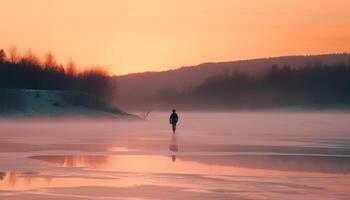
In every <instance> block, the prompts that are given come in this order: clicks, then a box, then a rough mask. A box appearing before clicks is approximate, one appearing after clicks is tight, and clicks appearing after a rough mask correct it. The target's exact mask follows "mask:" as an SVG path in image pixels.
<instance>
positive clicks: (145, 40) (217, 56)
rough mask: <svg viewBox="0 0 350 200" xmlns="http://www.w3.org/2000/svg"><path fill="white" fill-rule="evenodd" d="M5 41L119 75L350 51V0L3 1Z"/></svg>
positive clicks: (1, 39)
mask: <svg viewBox="0 0 350 200" xmlns="http://www.w3.org/2000/svg"><path fill="white" fill-rule="evenodd" d="M0 19H1V23H0V48H3V49H5V50H7V49H8V48H9V47H10V46H16V47H17V48H18V49H19V50H20V51H21V52H22V53H25V52H26V51H28V49H30V50H31V51H33V52H36V53H37V54H38V55H40V56H42V57H43V56H44V55H45V53H46V52H48V51H50V52H52V53H53V54H54V55H55V56H56V59H57V60H59V61H60V62H62V63H67V62H68V61H69V60H70V59H71V58H72V59H74V60H75V62H76V63H77V65H78V66H81V67H83V66H85V67H90V66H95V65H99V66H102V67H105V68H107V70H108V71H109V72H110V73H112V74H115V75H121V74H127V73H134V72H143V71H163V70H168V69H174V68H178V67H180V66H186V65H194V64H199V63H203V62H218V61H230V60H238V59H249V58H259V57H273V56H281V55H309V54H325V53H343V52H350V1H349V0H318V1H312V0H293V1H290V0H215V1H214V0H176V1H166V0H128V1H126V0H30V1H28V0H0Z"/></svg>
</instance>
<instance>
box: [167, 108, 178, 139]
mask: <svg viewBox="0 0 350 200" xmlns="http://www.w3.org/2000/svg"><path fill="white" fill-rule="evenodd" d="M178 121H179V116H178V115H177V114H176V110H175V109H173V112H172V113H171V115H170V118H169V123H170V124H171V125H172V128H173V134H175V131H176V124H177V122H178Z"/></svg>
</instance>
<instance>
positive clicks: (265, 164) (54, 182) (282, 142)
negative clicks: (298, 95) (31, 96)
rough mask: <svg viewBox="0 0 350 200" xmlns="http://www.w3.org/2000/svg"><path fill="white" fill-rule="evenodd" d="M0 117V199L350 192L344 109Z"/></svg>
mask: <svg viewBox="0 0 350 200" xmlns="http://www.w3.org/2000/svg"><path fill="white" fill-rule="evenodd" d="M179 116H180V121H179V125H178V131H177V133H176V135H173V134H172V132H171V127H170V125H169V122H168V121H169V113H151V115H150V117H149V119H148V120H147V121H121V120H114V121H113V120H104V121H103V120H97V121H92V120H76V119H74V120H72V119H71V120H68V119H67V120H62V119H60V120H53V119H51V120H40V121H39V120H31V121H21V120H12V121H1V122H0V199H1V200H10V199H11V200H13V199H16V200H22V199H33V200H47V199H74V200H75V199H84V200H85V199H91V200H92V199H103V200H105V199H111V200H119V199H133V200H134V199H147V200H151V199H152V200H153V199H159V200H163V199H174V200H175V199H191V200H192V199H276V200H277V199H320V200H322V199H344V200H345V199H350V114H347V113H326V112H325V113H311V112H310V113H301V112H296V113H286V112H285V113H283V112H278V113H272V112H265V113H264V112H260V113H214V112H210V113H207V112H203V113H198V112H197V113H191V112H184V113H182V112H180V113H179Z"/></svg>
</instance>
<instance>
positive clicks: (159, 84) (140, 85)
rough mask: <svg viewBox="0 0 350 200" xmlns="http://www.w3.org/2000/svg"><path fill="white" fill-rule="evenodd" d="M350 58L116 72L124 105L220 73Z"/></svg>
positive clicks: (285, 59) (335, 56) (264, 60)
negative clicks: (135, 99)
mask: <svg viewBox="0 0 350 200" xmlns="http://www.w3.org/2000/svg"><path fill="white" fill-rule="evenodd" d="M339 62H343V63H348V62H350V53H338V54H323V55H296V56H279V57H270V58H257V59H248V60H237V61H227V62H208V63H202V64H199V65H193V66H183V67H180V68H178V69H174V70H167V71H162V72H143V73H133V74H128V75H122V76H116V77H115V79H117V81H118V89H119V90H118V92H119V93H118V98H119V102H120V103H121V105H123V103H124V101H125V99H126V98H127V99H128V101H130V99H132V98H142V97H150V96H153V95H156V94H158V93H159V91H160V90H185V89H188V88H191V87H196V86H198V85H199V84H200V83H201V82H203V81H204V80H205V79H207V78H209V77H211V76H215V75H217V74H220V73H224V72H225V71H227V72H232V71H234V70H238V71H241V72H245V73H248V74H253V75H254V74H257V75H258V74H260V73H262V72H264V71H265V70H266V69H268V68H269V67H271V66H272V65H279V66H284V65H288V66H291V67H293V68H298V67H303V66H305V65H306V64H310V63H322V64H334V63H339Z"/></svg>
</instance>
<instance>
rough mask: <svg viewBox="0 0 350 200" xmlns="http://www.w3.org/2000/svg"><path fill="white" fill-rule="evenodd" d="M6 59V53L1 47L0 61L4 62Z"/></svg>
mask: <svg viewBox="0 0 350 200" xmlns="http://www.w3.org/2000/svg"><path fill="white" fill-rule="evenodd" d="M5 60H6V53H5V51H4V50H3V49H0V63H1V62H5Z"/></svg>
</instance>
